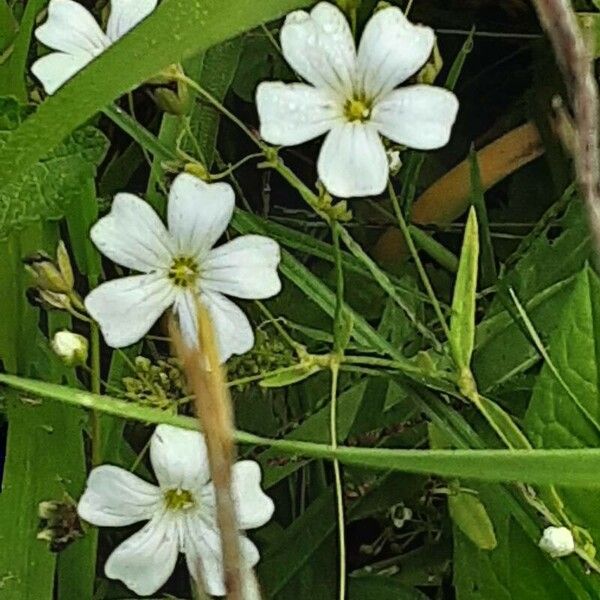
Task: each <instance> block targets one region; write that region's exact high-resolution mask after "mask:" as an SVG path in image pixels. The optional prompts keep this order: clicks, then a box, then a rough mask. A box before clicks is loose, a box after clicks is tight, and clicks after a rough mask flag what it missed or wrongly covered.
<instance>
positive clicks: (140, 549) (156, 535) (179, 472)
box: [77, 425, 274, 596]
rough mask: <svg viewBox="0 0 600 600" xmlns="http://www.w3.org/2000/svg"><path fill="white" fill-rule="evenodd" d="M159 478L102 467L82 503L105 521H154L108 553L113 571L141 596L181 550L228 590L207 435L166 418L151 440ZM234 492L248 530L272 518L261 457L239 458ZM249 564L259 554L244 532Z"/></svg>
mask: <svg viewBox="0 0 600 600" xmlns="http://www.w3.org/2000/svg"><path fill="white" fill-rule="evenodd" d="M150 461H151V463H152V467H153V469H154V473H155V475H156V478H157V480H158V485H153V484H151V483H148V482H147V481H144V480H143V479H140V478H139V477H137V476H136V475H134V474H133V473H131V472H129V471H127V470H125V469H121V468H119V467H115V466H112V465H102V466H100V467H96V468H95V469H93V470H92V472H91V473H90V476H89V478H88V481H87V486H86V489H85V492H84V493H83V496H82V497H81V499H80V500H79V505H78V507H77V510H78V513H79V516H80V517H81V518H82V519H84V520H85V521H87V522H88V523H92V524H94V525H98V526H101V527H124V526H126V525H132V524H134V523H139V522H140V521H148V522H147V523H146V525H144V527H142V529H140V530H139V531H138V532H137V533H135V534H133V535H132V536H131V537H130V538H128V539H127V540H125V541H124V542H123V543H122V544H121V545H120V546H117V548H116V549H115V550H114V551H113V553H112V554H111V555H110V556H109V557H108V560H107V561H106V565H105V567H104V570H105V573H106V575H107V577H109V578H111V579H120V580H121V581H123V582H124V583H125V585H127V587H128V588H130V589H132V590H133V591H134V592H136V593H137V594H140V595H148V594H153V593H154V592H156V591H157V590H158V589H160V588H161V587H162V586H163V585H164V584H165V583H166V581H167V579H168V578H169V577H170V576H171V573H173V571H174V569H175V563H176V562H177V557H178V555H179V553H183V554H185V559H186V563H187V566H188V569H189V571H190V573H191V574H192V577H193V578H194V579H195V580H196V581H197V582H198V584H199V585H202V586H203V587H204V588H205V589H206V591H207V592H208V593H209V594H211V595H213V596H224V595H225V584H224V579H223V564H222V561H221V541H220V537H219V530H218V526H217V522H216V505H215V491H214V488H213V485H212V483H211V482H210V472H209V468H208V455H207V449H206V444H205V442H204V437H203V436H202V435H201V434H200V433H198V432H195V431H185V430H182V429H177V428H175V427H171V426H170V425H159V426H158V427H157V428H156V430H155V431H154V433H153V434H152V438H151V441H150ZM232 477H233V483H232V493H233V496H234V502H235V506H236V512H237V517H238V524H239V527H240V529H241V530H246V529H254V528H256V527H260V526H262V525H264V524H265V523H267V521H269V519H270V518H271V516H272V515H273V510H274V505H273V501H272V500H271V499H270V498H269V497H268V496H267V495H266V494H265V493H264V492H263V491H262V490H261V488H260V480H261V473H260V468H259V466H258V464H257V463H255V462H253V461H251V460H243V461H240V462H238V463H236V464H235V465H233V473H232ZM239 543H240V553H241V558H242V563H243V564H242V568H243V569H246V570H248V569H250V568H252V567H253V566H254V565H255V564H256V563H257V562H258V560H259V553H258V550H257V548H256V546H255V545H254V544H253V543H252V542H251V541H250V540H249V539H248V538H247V537H246V536H245V535H243V534H242V533H240V537H239Z"/></svg>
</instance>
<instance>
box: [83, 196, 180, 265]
mask: <svg viewBox="0 0 600 600" xmlns="http://www.w3.org/2000/svg"><path fill="white" fill-rule="evenodd" d="M90 236H91V238H92V241H93V242H94V244H96V246H97V247H98V249H99V250H100V252H102V254H104V255H106V256H108V258H110V259H111V260H112V261H113V262H116V263H117V264H119V265H123V266H124V267H128V268H130V269H135V270H136V271H141V272H143V273H149V272H150V271H155V270H157V269H168V268H169V266H170V264H171V260H172V256H173V244H172V241H171V239H170V237H169V234H168V232H167V230H166V229H165V226H164V225H163V223H162V221H161V220H160V219H159V217H158V215H157V214H156V213H155V212H154V210H153V208H152V207H151V206H150V205H149V204H148V203H147V202H144V200H142V199H141V198H138V197H137V196H134V195H133V194H117V195H116V196H115V199H114V201H113V203H112V208H111V210H110V212H109V213H108V215H106V216H105V217H102V218H101V219H100V220H99V221H98V222H97V223H96V224H95V225H94V226H93V227H92V230H91V231H90Z"/></svg>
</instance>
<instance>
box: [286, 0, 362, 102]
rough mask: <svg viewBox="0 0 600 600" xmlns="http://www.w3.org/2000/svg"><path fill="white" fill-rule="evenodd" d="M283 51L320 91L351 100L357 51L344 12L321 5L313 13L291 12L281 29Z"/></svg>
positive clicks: (291, 62)
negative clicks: (326, 91) (333, 93)
mask: <svg viewBox="0 0 600 600" xmlns="http://www.w3.org/2000/svg"><path fill="white" fill-rule="evenodd" d="M281 49H282V51H283V56H284V57H285V59H286V60H287V62H288V63H289V64H290V65H291V66H292V68H293V69H294V70H295V71H296V72H297V73H298V74H299V75H301V76H302V77H303V78H304V79H306V80H307V81H309V82H310V83H312V84H313V85H315V86H317V87H319V88H326V89H329V90H332V91H334V92H336V93H337V94H338V95H340V96H343V97H344V99H347V98H348V96H349V94H351V93H352V89H353V82H354V77H355V71H356V48H355V45H354V38H353V37H352V32H351V31H350V26H349V25H348V21H347V20H346V17H345V16H344V13H342V11H341V10H340V9H339V8H337V7H336V6H334V5H333V4H330V3H329V2H320V3H319V4H317V6H315V7H314V8H313V9H312V11H311V12H310V14H309V13H308V12H306V11H304V10H297V11H294V12H292V13H290V14H289V15H288V16H287V18H286V19H285V23H284V24H283V27H282V29H281Z"/></svg>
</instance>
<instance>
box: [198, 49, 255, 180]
mask: <svg viewBox="0 0 600 600" xmlns="http://www.w3.org/2000/svg"><path fill="white" fill-rule="evenodd" d="M242 39H243V38H242V37H237V38H235V39H233V40H228V41H227V42H224V43H223V44H219V45H218V46H215V47H214V48H211V49H210V50H208V52H206V54H205V55H204V59H203V60H202V68H201V70H200V72H199V73H198V74H197V75H191V76H192V77H193V78H194V79H195V80H196V81H197V82H198V83H199V84H200V85H201V86H202V87H203V88H204V89H205V90H206V91H207V92H209V93H210V94H211V95H212V96H213V98H216V99H217V100H218V101H219V102H223V100H224V99H225V95H226V94H227V91H228V90H229V87H230V86H231V83H232V81H233V77H234V75H235V72H236V70H237V66H238V63H239V60H240V54H241V51H242ZM246 68H247V66H246ZM220 120H221V115H220V113H219V112H218V111H217V110H216V109H215V108H214V107H212V106H207V105H205V104H199V105H198V106H197V108H196V109H195V110H194V111H193V113H192V115H191V119H190V129H191V130H192V132H193V134H194V138H195V140H196V142H197V144H198V147H199V149H200V152H201V157H202V159H203V161H204V163H205V166H206V167H207V168H208V169H210V168H211V166H212V163H213V158H214V154H215V147H216V143H217V133H218V131H219V123H220ZM190 149H191V148H190Z"/></svg>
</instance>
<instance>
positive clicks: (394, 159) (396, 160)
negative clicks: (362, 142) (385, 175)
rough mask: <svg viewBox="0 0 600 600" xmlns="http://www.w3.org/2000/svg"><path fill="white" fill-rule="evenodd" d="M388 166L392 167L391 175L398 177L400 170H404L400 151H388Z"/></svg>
mask: <svg viewBox="0 0 600 600" xmlns="http://www.w3.org/2000/svg"><path fill="white" fill-rule="evenodd" d="M386 154H387V159H388V165H389V167H390V175H392V176H393V175H398V173H399V172H400V169H401V168H402V160H401V158H400V151H399V150H388V151H387V152H386Z"/></svg>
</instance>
